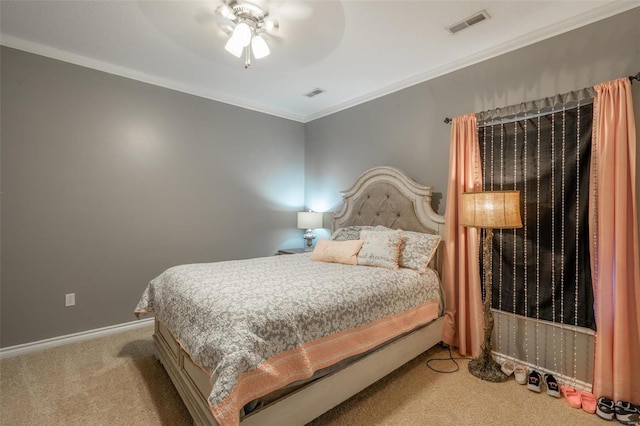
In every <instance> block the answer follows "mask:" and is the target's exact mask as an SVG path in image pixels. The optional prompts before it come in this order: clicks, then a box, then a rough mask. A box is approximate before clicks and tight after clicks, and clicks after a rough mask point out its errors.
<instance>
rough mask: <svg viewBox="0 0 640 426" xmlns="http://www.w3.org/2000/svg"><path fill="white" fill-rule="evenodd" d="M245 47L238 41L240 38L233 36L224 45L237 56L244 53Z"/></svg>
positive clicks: (225, 48)
mask: <svg viewBox="0 0 640 426" xmlns="http://www.w3.org/2000/svg"><path fill="white" fill-rule="evenodd" d="M243 49H244V47H242V45H241V44H240V43H238V40H237V39H235V38H233V37H231V38H230V39H229V41H227V44H225V46H224V50H226V51H227V52H229V53H231V54H232V55H233V56H235V57H236V58H239V57H240V55H242V50H243Z"/></svg>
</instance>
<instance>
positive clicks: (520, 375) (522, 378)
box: [513, 364, 529, 385]
mask: <svg viewBox="0 0 640 426" xmlns="http://www.w3.org/2000/svg"><path fill="white" fill-rule="evenodd" d="M528 373H529V370H528V369H527V367H525V366H524V365H522V364H520V365H516V368H515V369H514V370H513V375H514V376H515V378H516V383H520V384H521V385H526V384H527V374H528Z"/></svg>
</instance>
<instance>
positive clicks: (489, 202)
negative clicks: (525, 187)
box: [460, 191, 522, 229]
mask: <svg viewBox="0 0 640 426" xmlns="http://www.w3.org/2000/svg"><path fill="white" fill-rule="evenodd" d="M461 200H462V208H461V210H460V225H462V226H470V227H476V228H491V229H507V228H521V227H522V220H521V219H520V192H518V191H486V192H465V193H463V194H462V198H461Z"/></svg>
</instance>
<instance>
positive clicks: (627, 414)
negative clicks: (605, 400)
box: [615, 401, 640, 425]
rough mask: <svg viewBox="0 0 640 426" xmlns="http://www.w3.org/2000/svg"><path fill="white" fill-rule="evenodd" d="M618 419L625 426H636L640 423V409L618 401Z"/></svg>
mask: <svg viewBox="0 0 640 426" xmlns="http://www.w3.org/2000/svg"><path fill="white" fill-rule="evenodd" d="M615 410H616V419H617V420H618V421H619V422H620V423H622V424H625V425H635V424H637V423H638V422H640V407H638V406H637V405H634V404H632V403H630V402H626V401H618V402H616V406H615Z"/></svg>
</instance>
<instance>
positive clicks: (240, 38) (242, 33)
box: [231, 22, 251, 47]
mask: <svg viewBox="0 0 640 426" xmlns="http://www.w3.org/2000/svg"><path fill="white" fill-rule="evenodd" d="M231 38H235V39H237V43H238V44H240V45H241V46H242V47H247V46H248V45H249V43H250V42H251V28H250V27H249V25H247V24H245V23H244V22H240V23H239V24H238V25H236V28H235V29H234V30H233V35H232V36H231Z"/></svg>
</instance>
